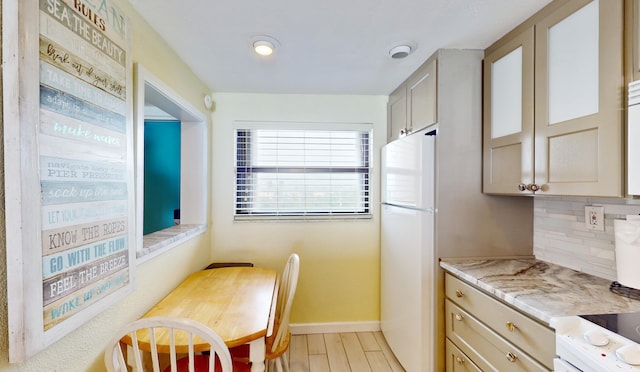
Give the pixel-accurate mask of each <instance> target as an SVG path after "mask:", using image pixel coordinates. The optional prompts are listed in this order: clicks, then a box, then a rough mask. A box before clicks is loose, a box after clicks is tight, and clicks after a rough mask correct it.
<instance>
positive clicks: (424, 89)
mask: <svg viewBox="0 0 640 372" xmlns="http://www.w3.org/2000/svg"><path fill="white" fill-rule="evenodd" d="M436 74H437V61H436V60H433V61H431V62H430V63H428V64H427V65H425V66H423V67H421V68H420V69H419V70H418V71H417V72H416V74H415V75H414V76H413V77H412V78H410V79H409V80H408V81H407V112H408V114H409V117H408V120H409V122H408V123H407V128H408V129H409V131H410V132H416V131H419V130H420V129H423V128H426V127H428V126H429V125H431V124H435V123H436V122H437V120H438V117H437V103H438V102H437V101H438V97H437V85H436V83H437V81H436V80H437V77H436Z"/></svg>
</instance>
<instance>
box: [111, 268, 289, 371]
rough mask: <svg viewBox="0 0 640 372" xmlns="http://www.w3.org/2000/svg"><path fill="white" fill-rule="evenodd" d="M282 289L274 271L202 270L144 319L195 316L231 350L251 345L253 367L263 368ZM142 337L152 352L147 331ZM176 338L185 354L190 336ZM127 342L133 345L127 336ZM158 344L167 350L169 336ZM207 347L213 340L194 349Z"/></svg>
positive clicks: (182, 284)
mask: <svg viewBox="0 0 640 372" xmlns="http://www.w3.org/2000/svg"><path fill="white" fill-rule="evenodd" d="M277 293H278V275H277V272H276V271H275V270H271V269H266V268H259V267H225V268H218V269H211V270H202V271H197V272H195V273H193V274H191V275H189V276H188V277H187V278H186V279H185V280H184V281H183V282H182V283H180V284H179V285H178V286H177V287H176V288H175V289H174V290H172V291H171V292H170V293H169V294H168V295H167V296H166V297H165V298H163V299H162V300H161V301H160V302H158V303H157V304H156V305H155V306H154V307H153V308H151V309H150V310H149V311H148V312H147V313H146V314H144V316H143V317H145V318H148V317H155V316H163V317H177V318H189V319H193V320H196V321H199V322H200V323H202V324H204V325H206V326H207V327H209V328H211V329H213V330H214V331H215V332H216V333H217V334H218V335H219V336H220V338H222V340H223V341H224V342H225V344H226V345H227V346H228V347H229V348H232V347H235V346H239V345H243V344H249V360H250V362H251V363H252V364H251V371H252V372H253V371H260V372H262V371H264V369H265V338H266V336H270V335H271V333H272V332H273V323H274V312H275V302H276V299H277V298H276V297H277ZM138 337H139V339H138V343H139V345H140V348H141V349H143V350H147V351H148V350H150V347H149V344H148V341H149V340H148V335H146V334H139V335H138ZM176 338H177V340H176V350H177V352H179V353H182V352H186V351H187V348H188V341H187V339H186V337H184V338H182V339H181V338H179V335H178V336H177V337H176ZM196 341H197V340H196ZM200 341H202V340H200ZM122 342H124V343H126V344H131V340H130V339H127V338H123V340H122ZM156 343H157V344H158V348H159V350H160V349H162V348H163V347H166V348H168V339H165V337H162V336H160V337H158V338H157V340H156ZM208 349H209V344H208V343H205V342H202V343H200V344H198V343H196V344H195V345H194V350H195V351H206V350H208Z"/></svg>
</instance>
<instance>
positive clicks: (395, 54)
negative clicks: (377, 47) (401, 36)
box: [387, 41, 416, 59]
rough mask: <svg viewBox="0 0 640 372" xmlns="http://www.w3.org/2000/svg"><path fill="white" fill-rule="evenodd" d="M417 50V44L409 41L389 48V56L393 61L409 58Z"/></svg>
mask: <svg viewBox="0 0 640 372" xmlns="http://www.w3.org/2000/svg"><path fill="white" fill-rule="evenodd" d="M415 49H416V44H415V43H413V42H409V41H402V42H397V43H395V44H393V45H391V46H390V47H389V48H388V52H387V55H388V56H389V57H391V58H392V59H402V58H405V57H407V56H408V55H409V54H411V53H412V52H413V51H414V50H415Z"/></svg>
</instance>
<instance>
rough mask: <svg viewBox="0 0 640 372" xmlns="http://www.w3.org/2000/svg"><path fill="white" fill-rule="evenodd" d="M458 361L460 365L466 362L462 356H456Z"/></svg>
mask: <svg viewBox="0 0 640 372" xmlns="http://www.w3.org/2000/svg"><path fill="white" fill-rule="evenodd" d="M456 363H458V364H459V365H463V364H464V359H462V358H460V357H456Z"/></svg>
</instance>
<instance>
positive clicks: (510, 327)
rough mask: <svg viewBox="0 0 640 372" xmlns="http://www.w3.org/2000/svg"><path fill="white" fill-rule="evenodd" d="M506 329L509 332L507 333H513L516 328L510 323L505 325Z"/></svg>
mask: <svg viewBox="0 0 640 372" xmlns="http://www.w3.org/2000/svg"><path fill="white" fill-rule="evenodd" d="M506 326H507V329H508V330H509V332H515V331H516V329H517V328H518V327H517V326H516V325H515V324H513V323H512V322H507V324H506Z"/></svg>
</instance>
